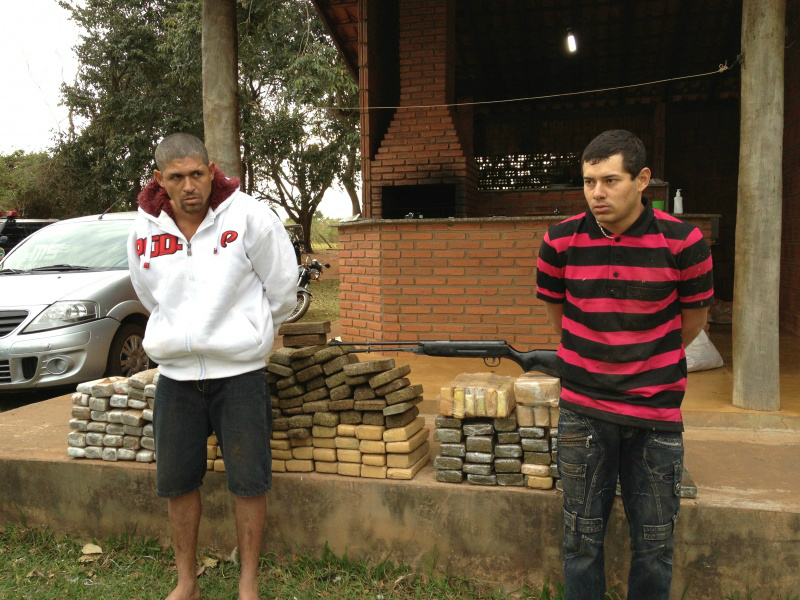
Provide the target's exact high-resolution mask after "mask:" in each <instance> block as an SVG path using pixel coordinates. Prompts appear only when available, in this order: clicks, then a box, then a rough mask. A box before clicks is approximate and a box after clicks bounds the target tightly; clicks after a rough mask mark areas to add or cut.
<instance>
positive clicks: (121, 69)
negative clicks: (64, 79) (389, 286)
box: [53, 0, 359, 247]
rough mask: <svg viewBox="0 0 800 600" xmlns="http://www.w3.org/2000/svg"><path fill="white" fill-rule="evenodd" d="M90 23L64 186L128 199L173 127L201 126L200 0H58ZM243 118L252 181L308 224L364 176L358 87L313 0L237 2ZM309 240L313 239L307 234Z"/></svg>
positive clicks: (73, 194)
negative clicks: (329, 193)
mask: <svg viewBox="0 0 800 600" xmlns="http://www.w3.org/2000/svg"><path fill="white" fill-rule="evenodd" d="M59 4H60V5H61V6H63V7H64V8H65V9H67V10H68V11H69V13H70V15H71V18H72V19H73V20H74V21H75V22H76V23H77V24H78V25H79V26H80V28H81V29H82V30H83V32H84V33H83V36H82V38H81V42H80V43H79V44H78V46H77V47H76V48H75V51H76V53H77V56H78V60H79V62H80V67H79V71H78V74H77V76H76V80H75V82H74V83H72V84H71V85H65V86H63V88H62V94H63V99H64V103H65V104H66V105H67V107H68V108H69V110H70V124H71V125H70V128H69V130H68V131H67V132H66V133H64V134H63V135H61V136H60V137H59V139H58V140H57V142H56V144H55V147H54V149H53V152H54V158H57V159H58V160H57V163H56V164H55V165H54V168H55V167H57V170H58V174H59V178H60V179H61V180H63V181H64V187H65V189H64V190H61V189H59V193H62V192H63V193H64V194H65V196H64V197H63V198H61V197H59V198H58V199H57V200H56V203H57V204H60V205H66V204H68V205H69V206H70V207H75V208H76V210H78V209H79V210H81V211H83V212H99V211H102V210H105V209H106V208H107V207H109V206H111V205H112V204H115V203H116V205H115V210H125V209H131V208H133V207H134V206H135V200H136V196H137V195H138V193H139V191H140V190H141V188H142V187H143V185H144V184H145V182H146V181H147V180H149V178H150V174H151V171H152V168H153V167H154V165H153V158H152V157H153V151H154V149H155V145H156V143H157V142H158V141H159V140H160V139H161V138H162V137H163V136H164V135H166V134H169V133H173V132H176V131H185V132H188V133H192V134H194V135H197V136H198V137H200V138H202V137H203V119H202V109H203V106H202V89H203V85H202V56H201V37H202V35H201V34H202V6H203V3H202V0H59ZM236 5H237V22H238V24H239V32H238V35H239V48H238V55H239V63H240V69H239V79H240V89H239V96H240V102H239V104H240V129H241V136H242V149H243V163H244V167H245V169H244V172H245V178H244V181H243V182H242V183H243V187H244V189H245V191H247V192H248V193H250V194H252V195H254V196H256V197H259V198H261V199H263V200H266V201H269V202H271V203H273V204H280V205H281V206H283V207H284V209H285V210H286V211H287V212H288V214H289V215H290V216H291V217H292V219H293V220H294V221H295V222H297V223H299V224H302V225H304V229H305V231H310V230H311V228H310V227H309V225H310V223H311V219H312V218H313V215H314V213H315V211H316V209H317V207H318V206H319V202H320V201H321V199H322V195H323V194H324V192H325V191H326V190H327V189H328V188H329V187H330V186H331V185H333V184H334V182H336V181H339V182H340V183H341V184H342V185H344V186H345V187H347V188H348V190H350V189H355V181H356V178H357V176H358V171H359V167H358V159H357V150H358V143H359V141H358V139H359V138H358V112H357V110H353V111H344V112H343V111H336V110H329V109H326V108H323V107H326V106H357V104H358V102H357V87H356V85H355V82H354V81H353V80H352V77H351V76H350V75H349V73H348V72H347V71H346V69H345V68H344V66H343V63H342V61H341V59H340V58H339V56H338V54H337V52H336V49H335V48H334V46H333V43H332V42H331V40H330V38H329V37H328V36H327V34H326V33H325V31H324V29H323V26H322V23H321V22H320V20H319V18H318V17H317V15H316V13H315V11H314V9H313V7H312V5H311V3H310V1H309V0H259V1H258V2H243V3H238V2H237V3H236ZM306 244H307V245H308V246H309V247H310V246H311V239H310V238H309V239H307V240H306Z"/></svg>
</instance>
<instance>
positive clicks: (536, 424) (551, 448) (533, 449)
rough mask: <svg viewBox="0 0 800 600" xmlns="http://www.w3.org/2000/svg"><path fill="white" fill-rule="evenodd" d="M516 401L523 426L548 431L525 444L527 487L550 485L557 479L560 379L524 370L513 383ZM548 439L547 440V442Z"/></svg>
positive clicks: (559, 483)
mask: <svg viewBox="0 0 800 600" xmlns="http://www.w3.org/2000/svg"><path fill="white" fill-rule="evenodd" d="M514 396H515V398H516V401H517V418H518V420H519V421H520V425H521V426H525V427H526V428H530V429H532V430H535V431H537V432H538V431H540V430H544V432H545V435H544V436H543V437H541V438H536V439H538V441H534V440H531V441H530V442H529V443H528V445H527V447H525V463H524V464H523V473H525V476H526V484H527V485H528V487H532V488H538V489H550V488H551V487H553V482H554V481H555V484H556V487H557V488H558V489H561V481H560V480H559V479H558V468H557V467H556V464H557V457H558V455H557V452H558V445H557V442H558V438H557V436H558V399H559V397H560V396H561V380H560V379H558V378H557V377H550V376H549V375H543V374H541V373H525V374H523V375H522V376H520V377H519V378H517V381H516V382H515V384H514ZM545 442H547V443H545Z"/></svg>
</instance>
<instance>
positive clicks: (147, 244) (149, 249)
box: [143, 219, 153, 269]
mask: <svg viewBox="0 0 800 600" xmlns="http://www.w3.org/2000/svg"><path fill="white" fill-rule="evenodd" d="M152 248H153V222H152V221H150V220H149V219H148V220H147V238H146V239H145V245H144V265H143V268H145V269H149V268H150V254H151V252H152Z"/></svg>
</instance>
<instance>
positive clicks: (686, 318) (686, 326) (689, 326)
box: [681, 308, 708, 348]
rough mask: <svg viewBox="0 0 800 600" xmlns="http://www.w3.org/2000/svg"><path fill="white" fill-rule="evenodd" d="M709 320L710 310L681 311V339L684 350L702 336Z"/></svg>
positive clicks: (687, 309) (692, 309) (689, 309)
mask: <svg viewBox="0 0 800 600" xmlns="http://www.w3.org/2000/svg"><path fill="white" fill-rule="evenodd" d="M707 319H708V308H683V309H681V321H682V322H683V325H682V327H681V338H682V339H683V346H684V348H685V347H687V346H688V345H689V344H691V343H692V341H693V340H694V338H696V337H697V336H698V335H700V332H701V331H702V330H703V327H705V325H706V321H707Z"/></svg>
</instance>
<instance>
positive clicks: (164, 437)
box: [128, 133, 297, 600]
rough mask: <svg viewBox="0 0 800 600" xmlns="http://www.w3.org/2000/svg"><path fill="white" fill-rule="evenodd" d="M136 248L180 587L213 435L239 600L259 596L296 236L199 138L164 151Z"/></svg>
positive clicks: (161, 487) (190, 557) (160, 467)
mask: <svg viewBox="0 0 800 600" xmlns="http://www.w3.org/2000/svg"><path fill="white" fill-rule="evenodd" d="M155 158H156V164H157V166H158V169H157V170H155V171H154V179H153V181H152V182H151V183H150V184H149V185H148V186H147V187H146V188H145V189H144V190H143V191H142V193H141V194H140V195H139V214H138V216H137V218H136V221H135V225H134V229H133V231H132V232H131V236H130V240H129V244H128V257H129V265H130V272H131V279H132V281H133V285H134V288H135V289H136V292H137V294H138V295H139V298H140V299H141V301H142V303H143V304H144V305H145V306H146V307H147V309H148V310H149V311H150V320H149V322H148V324H147V330H146V332H145V338H144V348H145V350H146V351H147V354H148V355H149V356H150V358H151V359H153V360H154V361H156V362H157V363H158V364H159V372H160V376H159V380H158V385H157V388H156V401H155V402H156V403H155V411H154V420H153V428H154V431H155V442H156V457H157V462H156V466H157V476H156V479H157V490H156V491H157V494H158V495H159V496H160V497H163V498H167V499H168V500H167V502H168V512H169V521H170V526H171V529H172V541H173V547H174V549H175V561H176V563H177V570H178V584H177V586H176V587H175V589H174V590H173V591H172V593H171V594H170V595H169V596H168V599H169V600H178V599H184V598H199V597H200V588H199V586H198V583H197V577H196V568H197V567H196V552H197V531H198V527H199V524H200V514H201V501H200V490H199V488H200V486H201V485H202V482H203V476H204V474H205V472H206V439H207V437H208V435H209V433H210V432H211V431H212V430H213V431H214V432H215V433H216V435H217V437H218V438H219V442H220V445H221V446H222V449H223V456H224V459H225V469H226V473H227V480H228V489H229V490H230V491H231V492H232V493H233V494H234V495H235V498H236V500H235V502H236V531H237V539H238V542H239V554H240V558H241V575H240V579H239V598H240V599H244V598H248V599H249V598H257V597H258V562H259V557H260V553H261V540H262V537H263V531H264V520H265V514H266V492H267V491H268V490H269V489H270V487H271V483H272V471H271V455H270V447H269V438H270V435H271V430H272V412H271V407H270V406H269V392H268V391H267V388H266V384H265V381H264V378H263V374H262V369H263V367H264V357H265V356H266V354H267V353H268V352H269V350H270V348H271V347H272V343H273V341H274V337H275V328H276V327H277V326H278V325H280V323H282V322H283V321H284V320H285V319H286V318H287V317H288V316H289V314H290V313H291V311H292V309H293V307H294V305H295V302H296V283H297V265H296V264H295V262H296V261H295V255H294V249H293V248H292V244H291V242H290V240H289V236H288V235H287V233H286V230H285V229H284V227H283V225H282V223H281V222H280V220H279V219H278V217H277V216H276V215H275V214H274V213H273V212H272V211H271V210H270V209H269V208H268V207H267V206H266V205H264V204H263V203H260V202H258V201H257V200H255V199H254V198H252V197H250V196H248V195H247V194H245V193H243V192H242V191H240V190H239V182H238V180H236V179H227V178H225V176H224V175H223V174H222V173H221V172H220V171H219V170H218V169H216V168H215V166H214V163H211V162H209V160H208V152H207V150H206V148H205V146H204V144H203V143H202V142H201V141H200V140H199V139H197V138H196V137H194V136H191V135H187V134H182V133H178V134H174V135H171V136H168V137H166V138H165V139H164V140H163V141H162V142H161V143H160V144H159V145H158V147H157V148H156V153H155Z"/></svg>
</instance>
